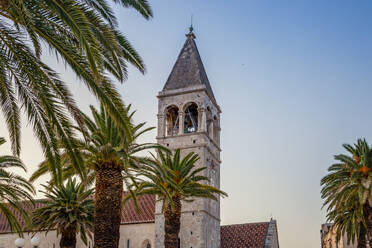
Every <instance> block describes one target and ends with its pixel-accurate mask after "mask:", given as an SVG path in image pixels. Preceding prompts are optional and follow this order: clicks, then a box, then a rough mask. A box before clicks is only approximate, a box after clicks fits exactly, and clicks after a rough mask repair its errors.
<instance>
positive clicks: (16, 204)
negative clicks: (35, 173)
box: [0, 137, 35, 236]
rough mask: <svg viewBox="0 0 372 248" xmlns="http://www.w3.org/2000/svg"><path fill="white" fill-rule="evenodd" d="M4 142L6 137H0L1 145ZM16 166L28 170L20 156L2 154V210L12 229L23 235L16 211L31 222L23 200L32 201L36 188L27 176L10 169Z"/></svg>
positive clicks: (0, 174)
mask: <svg viewBox="0 0 372 248" xmlns="http://www.w3.org/2000/svg"><path fill="white" fill-rule="evenodd" d="M4 143H5V139H4V138H2V137H0V145H2V144H4ZM15 168H20V169H22V170H23V171H26V167H25V166H24V164H23V163H22V161H21V160H20V159H19V158H18V157H13V156H6V155H4V156H0V212H1V213H2V214H3V215H4V216H5V218H6V219H7V221H8V224H9V226H10V228H11V230H12V231H16V232H18V233H19V235H21V236H22V231H23V230H22V229H23V228H22V226H21V224H20V222H19V219H17V217H16V213H17V212H18V213H19V216H21V218H22V219H23V220H24V221H25V223H26V224H30V221H29V216H28V214H27V211H26V210H25V207H26V206H25V204H22V201H23V200H27V201H29V202H30V203H32V202H33V198H32V195H33V194H34V193H35V190H34V188H33V186H32V184H30V183H29V182H28V181H27V180H26V179H25V178H23V177H21V176H18V175H16V174H14V173H11V172H9V171H8V169H15Z"/></svg>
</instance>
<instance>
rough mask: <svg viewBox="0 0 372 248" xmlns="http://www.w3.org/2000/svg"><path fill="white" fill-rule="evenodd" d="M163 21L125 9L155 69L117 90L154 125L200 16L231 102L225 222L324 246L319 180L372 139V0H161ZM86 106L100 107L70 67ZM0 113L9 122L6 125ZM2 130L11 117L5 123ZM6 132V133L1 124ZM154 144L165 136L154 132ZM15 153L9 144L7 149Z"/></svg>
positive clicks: (220, 98)
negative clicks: (269, 226) (271, 223)
mask: <svg viewBox="0 0 372 248" xmlns="http://www.w3.org/2000/svg"><path fill="white" fill-rule="evenodd" d="M151 3H152V7H153V9H154V18H153V19H152V20H151V21H145V20H144V19H143V18H141V17H140V16H139V15H138V14H137V13H135V12H134V11H133V10H125V9H122V8H119V7H117V8H116V9H117V14H118V18H119V20H120V28H121V30H122V31H123V32H124V33H125V34H127V35H128V37H129V39H130V40H131V41H132V42H133V44H134V45H135V47H136V48H137V50H138V51H139V52H140V54H141V55H142V56H143V58H144V60H145V62H146V65H147V67H148V72H147V74H146V75H145V76H142V75H141V74H139V73H138V72H136V71H135V70H133V69H131V70H130V75H129V80H128V81H127V82H126V83H125V84H124V85H121V86H119V90H120V92H121V94H122V95H123V97H124V99H125V101H126V102H127V103H133V105H134V107H135V108H136V109H137V110H138V113H137V120H138V121H147V122H148V123H149V125H152V126H155V125H156V111H157V99H156V97H155V96H156V95H157V93H158V92H159V91H160V90H161V89H162V87H163V85H164V83H165V81H166V79H167V77H168V74H169V73H170V70H171V68H172V66H173V64H174V62H175V60H176V57H177V55H178V53H179V51H180V49H181V47H182V45H183V42H184V40H185V37H184V34H185V33H186V32H187V27H188V26H189V24H190V16H191V14H193V15H194V27H195V34H196V36H197V39H196V42H197V45H198V48H199V52H200V53H201V56H202V59H203V62H204V65H205V67H206V70H207V73H208V76H209V79H210V82H211V85H212V88H213V90H214V94H215V96H216V99H217V102H218V103H219V105H220V106H221V108H222V116H221V125H222V132H221V142H222V145H221V146H222V150H223V151H222V165H221V180H222V183H221V186H222V189H223V190H225V191H227V192H228V193H229V195H230V196H229V198H227V199H224V200H223V201H222V209H221V211H222V212H221V216H222V224H232V223H245V222H256V221H268V220H269V219H270V217H271V216H273V217H274V218H275V219H277V221H278V227H279V238H280V245H281V247H283V248H299V247H301V248H313V247H320V234H319V230H320V224H321V223H322V222H324V221H325V219H324V212H322V211H321V210H320V208H321V205H322V202H321V199H320V194H319V191H320V186H319V180H320V178H321V177H322V176H324V175H325V173H326V169H327V167H328V166H329V165H331V164H332V162H333V155H334V154H337V153H340V152H342V149H341V145H342V143H345V142H347V143H350V142H354V141H355V140H356V139H357V138H359V137H365V138H367V139H368V140H369V141H372V134H371V127H372V117H371V113H372V109H371V107H370V106H371V100H370V99H371V90H372V84H371V78H372V70H371V68H372V49H371V47H372V35H371V27H372V15H371V13H372V2H371V1H367V0H361V1H346V0H345V1H335V0H329V1H323V0H319V1H302V0H292V1H261V0H257V1H248V0H241V1H232V0H230V1H220V0H213V1H211V0H210V1H202V0H199V1H198V0H187V1H186V0H182V1H181V0H179V1H174V0H173V1H172V0H161V1H151ZM50 56H52V55H49V54H48V51H46V53H45V55H44V59H45V61H47V62H48V63H49V64H50V65H52V66H53V67H54V68H58V71H59V72H60V73H61V76H62V77H63V78H64V79H65V80H66V81H69V82H70V84H71V89H72V91H73V93H74V95H75V96H76V98H77V100H78V102H79V105H80V106H81V107H82V109H83V110H87V106H88V105H89V104H92V103H95V100H94V98H93V97H91V96H90V94H89V93H88V92H87V90H86V88H85V87H84V86H83V85H82V84H81V83H79V82H76V78H75V77H74V76H73V75H72V74H71V72H70V71H69V70H65V67H64V65H61V64H57V62H56V61H55V60H54V59H53V58H52V57H50ZM2 118H3V117H2V116H0V122H1V123H3V122H2ZM2 126H3V124H2ZM0 136H7V132H6V131H5V130H4V128H2V129H1V130H0ZM145 140H147V141H155V132H153V133H151V134H150V135H148V136H147V137H146V138H145ZM22 141H23V147H22V149H23V150H22V158H23V159H24V161H25V163H26V164H27V165H28V167H29V168H30V171H33V170H34V169H35V167H36V165H37V163H38V162H39V161H41V159H42V157H41V152H40V149H39V148H38V146H37V144H36V141H35V139H33V138H32V132H31V131H30V128H25V129H24V132H23V140H22ZM5 151H6V152H9V147H8V146H7V147H5V148H2V149H0V152H2V153H3V152H5Z"/></svg>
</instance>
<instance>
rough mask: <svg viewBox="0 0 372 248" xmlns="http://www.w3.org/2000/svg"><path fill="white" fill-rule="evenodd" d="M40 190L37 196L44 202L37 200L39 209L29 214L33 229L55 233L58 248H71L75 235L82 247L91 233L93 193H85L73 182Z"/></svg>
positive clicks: (78, 184)
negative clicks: (40, 194)
mask: <svg viewBox="0 0 372 248" xmlns="http://www.w3.org/2000/svg"><path fill="white" fill-rule="evenodd" d="M44 189H45V191H41V192H43V193H44V195H45V197H46V199H42V200H38V202H39V203H41V204H42V206H41V207H40V208H37V209H36V210H35V211H34V212H33V216H32V222H33V224H34V226H35V227H36V228H38V230H44V231H49V230H54V229H56V230H57V235H61V240H60V247H61V248H75V247H76V235H77V234H78V233H80V237H81V239H82V240H83V242H84V243H85V244H86V243H87V236H89V237H90V238H91V232H92V231H93V212H94V209H93V207H94V206H93V199H92V196H93V189H88V190H87V189H85V186H84V184H82V183H77V182H76V179H69V180H68V181H67V183H66V185H58V186H54V187H52V188H50V187H47V186H44Z"/></svg>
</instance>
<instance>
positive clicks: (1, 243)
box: [0, 223, 155, 248]
mask: <svg viewBox="0 0 372 248" xmlns="http://www.w3.org/2000/svg"><path fill="white" fill-rule="evenodd" d="M36 235H37V236H39V237H40V239H41V243H40V246H39V248H59V237H57V234H56V231H50V232H48V234H47V235H46V236H45V232H38V233H37V234H36ZM24 236H25V237H24V239H25V241H26V244H25V246H24V247H25V248H32V247H31V238H32V234H31V233H30V234H29V233H25V234H24ZM154 237H155V224H154V223H139V224H127V225H121V226H120V243H119V248H127V240H128V239H129V240H130V248H146V244H147V243H150V245H151V247H154ZM17 238H18V235H17V234H14V233H3V234H0V248H13V247H14V248H15V245H14V241H15V240H16V239H17ZM76 247H78V248H92V247H93V242H92V241H88V244H87V245H84V243H83V242H82V241H81V240H80V238H79V239H78V241H77V245H76Z"/></svg>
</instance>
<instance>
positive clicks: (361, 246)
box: [357, 224, 367, 248]
mask: <svg viewBox="0 0 372 248" xmlns="http://www.w3.org/2000/svg"><path fill="white" fill-rule="evenodd" d="M366 234H367V232H366V228H365V227H364V225H363V224H361V227H360V231H359V238H358V246H357V248H366V247H367V240H366Z"/></svg>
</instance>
